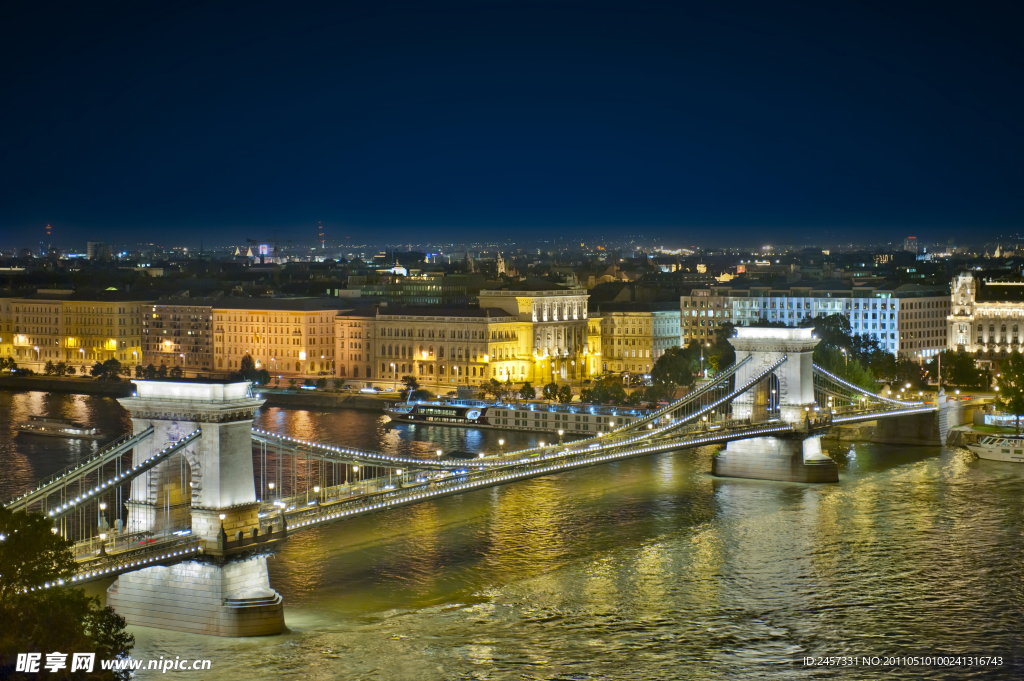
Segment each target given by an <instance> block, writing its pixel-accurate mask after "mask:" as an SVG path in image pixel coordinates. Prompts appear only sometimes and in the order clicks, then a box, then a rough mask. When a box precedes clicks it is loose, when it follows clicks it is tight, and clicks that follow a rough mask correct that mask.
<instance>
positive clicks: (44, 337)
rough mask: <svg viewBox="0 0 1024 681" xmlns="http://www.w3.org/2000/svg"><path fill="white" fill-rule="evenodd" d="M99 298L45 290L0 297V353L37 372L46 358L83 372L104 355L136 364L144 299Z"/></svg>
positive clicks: (138, 358)
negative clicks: (87, 297) (24, 294)
mask: <svg viewBox="0 0 1024 681" xmlns="http://www.w3.org/2000/svg"><path fill="white" fill-rule="evenodd" d="M98 298H99V299H85V298H79V297H78V296H76V295H75V294H74V293H73V292H71V291H60V292H58V291H47V292H41V293H39V294H36V295H34V296H26V297H23V298H4V299H0V356H3V357H11V358H13V359H14V360H15V361H16V362H17V363H18V366H19V367H21V368H25V369H31V370H32V371H36V372H42V371H43V370H44V368H45V366H46V363H47V362H53V363H55V364H56V363H57V362H64V363H65V364H68V365H70V366H72V367H75V371H76V373H78V374H81V373H82V372H83V370H84V372H85V373H86V375H88V373H89V368H90V367H92V365H93V364H95V363H96V362H105V361H106V360H109V359H116V360H118V361H119V362H121V364H124V365H130V366H131V365H135V364H138V363H139V362H140V361H141V360H142V317H143V314H144V309H145V301H139V300H118V299H115V298H113V297H111V298H110V299H104V297H102V296H100V297H98Z"/></svg>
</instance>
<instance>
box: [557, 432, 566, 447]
mask: <svg viewBox="0 0 1024 681" xmlns="http://www.w3.org/2000/svg"><path fill="white" fill-rule="evenodd" d="M564 432H565V431H564V430H562V429H561V428H559V429H558V444H562V434H563V433H564Z"/></svg>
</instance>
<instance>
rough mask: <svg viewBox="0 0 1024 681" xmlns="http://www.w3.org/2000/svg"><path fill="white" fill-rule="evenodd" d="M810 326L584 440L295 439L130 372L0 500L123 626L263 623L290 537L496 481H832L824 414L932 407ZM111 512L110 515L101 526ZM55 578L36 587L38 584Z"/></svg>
mask: <svg viewBox="0 0 1024 681" xmlns="http://www.w3.org/2000/svg"><path fill="white" fill-rule="evenodd" d="M811 333H812V330H811V329H753V328H740V329H737V336H736V337H735V338H733V339H731V342H732V343H733V345H734V347H735V349H736V357H737V359H736V362H735V363H734V364H733V365H732V366H730V367H728V368H726V369H725V370H723V371H721V372H719V373H718V374H717V375H716V376H715V377H714V378H713V379H711V380H710V381H708V382H706V383H704V384H703V385H702V386H700V387H699V388H698V389H696V390H694V391H692V392H690V393H689V394H688V395H686V396H685V397H683V398H681V399H679V400H677V401H675V402H673V403H671V404H669V405H668V406H666V407H664V408H662V409H658V410H656V411H654V412H652V413H650V414H648V415H646V416H645V417H643V418H640V419H637V420H635V421H633V422H631V423H627V424H626V425H623V426H621V427H619V428H617V429H613V430H607V431H603V432H599V433H596V434H595V435H594V436H592V437H586V438H583V439H577V440H574V441H570V442H564V443H562V442H559V443H558V444H555V443H551V444H548V445H546V446H541V447H535V448H530V449H523V450H517V451H509V452H504V451H499V452H479V453H478V455H477V457H476V458H472V459H466V458H455V457H451V456H445V454H444V452H441V451H438V456H437V457H435V458H415V457H410V456H399V455H395V454H391V453H388V452H381V451H372V450H365V449H359V448H353V447H346V446H344V445H341V444H333V443H322V442H311V441H306V440H301V439H296V438H293V437H288V436H285V435H282V434H278V433H273V432H269V431H267V430H263V429H259V428H254V427H253V426H252V421H253V416H254V413H255V411H256V409H258V408H259V406H260V405H261V404H262V401H261V400H259V399H256V398H255V397H254V396H253V394H252V392H251V390H250V389H249V385H248V384H247V383H244V382H243V383H225V382H223V381H202V380H196V379H193V380H188V381H145V380H143V381H136V385H137V391H136V393H135V395H133V396H132V397H128V398H122V399H121V400H120V402H121V403H122V404H123V405H124V407H125V408H126V409H128V411H129V412H130V413H131V418H132V424H133V433H135V434H134V435H130V436H125V437H123V438H121V439H119V440H117V441H115V442H113V443H111V444H110V445H108V446H107V447H106V448H105V449H104V450H103V451H101V452H100V453H99V454H97V455H96V456H94V457H92V458H91V459H89V460H88V461H85V462H82V463H80V464H77V465H75V466H74V467H70V468H68V469H65V470H63V471H60V472H59V473H57V474H55V475H52V476H50V477H48V478H46V479H45V480H41V481H40V482H39V483H38V484H37V485H36V486H35V487H34V488H33V489H31V490H28V491H26V492H25V493H24V494H22V495H21V496H19V497H18V498H16V499H14V500H12V501H11V502H10V503H8V504H7V508H9V509H11V510H29V511H38V512H41V513H43V514H45V515H48V516H49V517H51V518H52V519H53V521H54V532H57V533H60V534H61V535H63V536H64V537H66V538H68V539H70V540H73V541H74V545H73V548H74V552H75V555H76V558H77V561H78V565H79V571H78V572H77V574H75V575H74V577H72V579H71V583H74V584H81V583H85V582H89V581H93V580H98V579H104V578H110V577H117V580H116V581H115V582H114V583H113V584H112V585H111V586H110V587H109V589H108V593H107V600H108V604H110V605H112V606H113V607H114V608H115V609H116V610H117V611H118V612H120V613H121V614H122V615H124V616H125V617H126V618H127V619H128V621H129V622H130V623H135V624H141V625H146V626H155V627H163V628H168V629H176V630H182V631H194V632H200V633H209V634H216V635H224V636H248V635H261V634H271V633H278V632H280V631H281V630H282V629H283V627H284V620H283V611H282V607H281V597H280V595H279V594H277V592H276V591H274V590H273V589H272V588H271V587H270V583H269V576H268V573H267V568H266V556H267V555H268V553H270V552H271V551H272V550H273V547H274V546H275V545H276V544H278V543H280V542H281V541H284V540H285V539H286V538H287V537H288V536H289V535H292V534H294V533H295V532H301V531H303V530H305V529H309V528H313V527H319V526H322V525H326V524H329V523H332V522H338V521H341V520H345V519H350V518H353V517H357V516H363V515H367V514H371V513H377V512H381V511H386V510H388V509H391V508H398V507H401V506H406V505H410V504H416V503H421V502H424V501H429V500H433V499H438V498H441V497H444V496H449V495H453V494H461V493H464V492H469V491H472V490H476V489H482V488H485V487H491V486H495V485H504V484H510V483H513V482H516V481H519V480H526V479H528V478H533V477H538V476H543V475H551V474H555V473H559V472H564V471H569V470H573V469H577V468H582V467H587V466H595V465H600V464H604V463H610V462H614V461H621V460H624V459H629V458H633V457H639V456H648V455H650V454H656V453H660V452H668V451H675V450H679V449H685V448H690V447H702V446H709V445H725V447H724V449H722V450H721V451H720V452H719V453H718V454H717V455H716V456H715V457H714V458H713V463H712V471H711V472H712V473H713V474H715V475H719V476H726V477H745V478H754V479H765V480H784V481H794V482H836V481H838V466H837V465H836V463H835V462H834V461H833V460H832V459H830V458H829V457H828V456H826V455H825V454H824V453H823V451H822V449H821V446H820V438H821V436H822V435H824V433H825V432H827V431H828V430H829V429H830V428H832V427H833V426H835V425H839V424H848V423H857V422H862V421H879V420H885V419H921V418H935V415H936V414H937V412H938V411H939V410H940V407H941V404H925V403H923V402H915V401H908V400H898V399H893V398H890V397H884V396H882V395H879V394H875V393H872V392H870V391H867V390H865V389H863V388H861V387H858V386H856V385H853V384H851V383H849V382H847V381H844V380H843V379H842V378H840V377H838V376H836V375H834V374H832V373H830V372H828V371H827V370H825V369H823V368H822V367H819V366H816V365H815V364H814V363H813V359H812V353H813V349H814V346H815V345H816V344H817V342H818V341H817V340H816V339H815V338H813V336H812V335H811ZM108 518H109V519H110V520H112V524H111V523H110V522H109V521H108ZM59 586H61V584H42V585H39V587H37V588H42V589H45V588H54V587H59Z"/></svg>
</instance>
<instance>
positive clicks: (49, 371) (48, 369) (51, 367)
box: [43, 360, 57, 376]
mask: <svg viewBox="0 0 1024 681" xmlns="http://www.w3.org/2000/svg"><path fill="white" fill-rule="evenodd" d="M56 368H57V367H56V365H55V364H54V363H53V360H47V361H46V364H45V365H44V366H43V373H44V374H46V375H47V376H53V372H54V371H55V370H56Z"/></svg>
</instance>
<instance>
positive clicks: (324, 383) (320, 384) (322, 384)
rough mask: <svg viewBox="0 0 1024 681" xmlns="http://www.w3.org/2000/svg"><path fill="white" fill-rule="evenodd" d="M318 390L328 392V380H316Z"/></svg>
mask: <svg viewBox="0 0 1024 681" xmlns="http://www.w3.org/2000/svg"><path fill="white" fill-rule="evenodd" d="M316 389H317V390H326V389H327V379H326V378H318V379H316Z"/></svg>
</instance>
